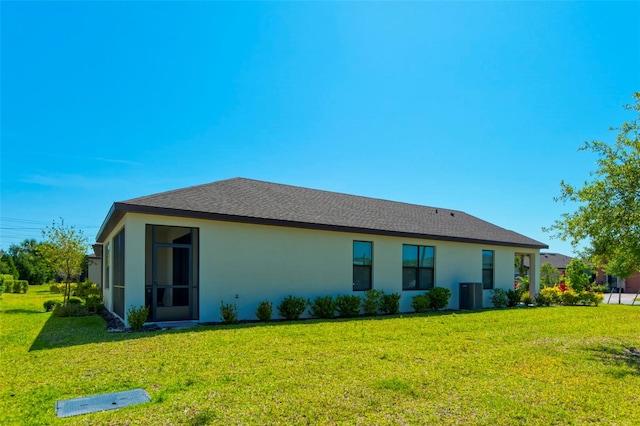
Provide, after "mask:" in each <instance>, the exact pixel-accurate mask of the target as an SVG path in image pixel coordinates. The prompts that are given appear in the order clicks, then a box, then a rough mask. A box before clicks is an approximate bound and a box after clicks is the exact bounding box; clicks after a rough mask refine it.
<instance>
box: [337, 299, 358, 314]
mask: <svg viewBox="0 0 640 426" xmlns="http://www.w3.org/2000/svg"><path fill="white" fill-rule="evenodd" d="M361 303H362V299H361V298H360V296H356V295H350V294H343V295H340V296H338V297H336V310H337V311H338V316H339V317H342V318H351V317H357V316H358V315H360V304H361Z"/></svg>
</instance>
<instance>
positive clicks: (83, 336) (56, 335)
mask: <svg viewBox="0 0 640 426" xmlns="http://www.w3.org/2000/svg"><path fill="white" fill-rule="evenodd" d="M487 311H489V310H487V309H479V310H469V311H457V310H455V311H454V310H444V311H437V312H427V313H419V314H417V313H413V312H412V313H401V314H396V315H378V316H374V317H367V316H358V317H352V318H334V319H318V318H303V319H299V320H294V321H286V320H273V321H268V322H259V321H247V322H241V323H238V324H222V323H202V324H201V325H198V326H197V327H193V328H184V329H180V328H175V329H165V330H155V331H139V332H132V331H121V332H108V331H107V324H106V321H105V320H104V319H103V318H102V317H100V316H98V315H89V316H84V317H62V318H61V317H57V316H55V315H51V316H50V317H49V319H48V320H47V322H46V323H45V324H44V326H43V327H42V329H41V330H40V332H39V333H38V336H36V338H35V340H34V341H33V343H32V344H31V347H30V348H29V351H40V350H48V349H57V348H65V347H70V346H81V345H86V344H92V343H105V342H118V341H123V340H132V339H143V338H150V337H153V336H156V335H158V334H165V333H176V334H179V333H194V332H196V333H197V332H203V331H216V330H219V331H224V330H233V329H245V328H255V327H288V326H300V325H312V324H318V323H324V322H354V321H387V320H392V319H397V318H420V317H441V316H450V315H469V314H480V313H483V312H487ZM25 312H28V313H36V311H25Z"/></svg>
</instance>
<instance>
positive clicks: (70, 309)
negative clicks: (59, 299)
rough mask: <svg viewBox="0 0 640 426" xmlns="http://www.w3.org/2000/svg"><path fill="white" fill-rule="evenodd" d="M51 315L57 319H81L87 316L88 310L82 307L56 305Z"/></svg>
mask: <svg viewBox="0 0 640 426" xmlns="http://www.w3.org/2000/svg"><path fill="white" fill-rule="evenodd" d="M53 314H54V315H55V316H57V317H83V316H86V315H89V310H88V309H87V307H86V306H84V305H77V304H72V305H62V304H60V305H56V307H55V308H54V309H53Z"/></svg>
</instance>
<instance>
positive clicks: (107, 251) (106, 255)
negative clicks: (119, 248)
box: [104, 244, 111, 288]
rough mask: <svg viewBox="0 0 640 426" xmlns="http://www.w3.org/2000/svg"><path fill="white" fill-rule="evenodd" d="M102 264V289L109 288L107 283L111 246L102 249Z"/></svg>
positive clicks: (109, 277)
mask: <svg viewBox="0 0 640 426" xmlns="http://www.w3.org/2000/svg"><path fill="white" fill-rule="evenodd" d="M104 264H105V266H104V282H105V285H104V287H105V288H109V281H111V275H110V271H111V244H107V245H106V247H105V249H104Z"/></svg>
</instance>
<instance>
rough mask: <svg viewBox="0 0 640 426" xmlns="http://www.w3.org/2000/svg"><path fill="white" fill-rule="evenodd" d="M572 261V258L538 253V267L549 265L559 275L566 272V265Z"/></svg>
mask: <svg viewBox="0 0 640 426" xmlns="http://www.w3.org/2000/svg"><path fill="white" fill-rule="evenodd" d="M572 259H573V257H571V256H567V255H565V254H560V253H547V252H544V253H540V265H542V264H544V263H550V264H551V265H553V267H554V268H556V269H557V270H558V272H560V273H561V274H562V273H563V272H565V271H566V270H567V265H568V264H569V263H570V262H571V260H572Z"/></svg>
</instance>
